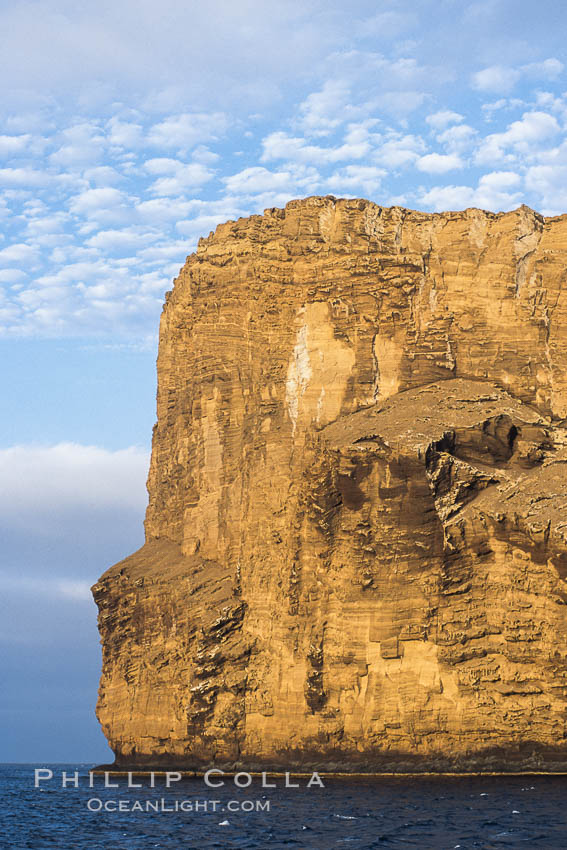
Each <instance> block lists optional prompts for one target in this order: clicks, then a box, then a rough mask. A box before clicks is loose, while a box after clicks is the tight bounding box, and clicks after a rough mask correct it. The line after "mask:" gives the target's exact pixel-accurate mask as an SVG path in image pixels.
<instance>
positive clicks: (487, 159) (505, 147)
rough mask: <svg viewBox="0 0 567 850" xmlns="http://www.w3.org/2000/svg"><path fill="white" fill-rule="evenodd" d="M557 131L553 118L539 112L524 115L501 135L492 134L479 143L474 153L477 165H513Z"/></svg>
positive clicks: (530, 154)
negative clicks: (504, 163)
mask: <svg viewBox="0 0 567 850" xmlns="http://www.w3.org/2000/svg"><path fill="white" fill-rule="evenodd" d="M559 131H560V127H559V124H558V122H557V119H556V118H555V116H554V115H549V113H547V112H541V111H533V112H525V113H524V114H523V115H522V117H521V119H520V120H518V121H513V122H512V123H511V124H510V125H509V127H508V128H507V130H505V131H504V132H503V133H493V134H491V135H489V136H487V137H486V138H485V139H484V140H483V142H482V144H481V145H480V147H479V149H478V152H477V154H476V162H477V165H493V164H495V163H500V162H513V161H514V159H516V157H517V156H523V157H527V158H529V157H531V156H533V155H534V153H535V151H536V150H537V149H538V148H539V147H540V146H541V145H542V143H545V142H547V141H548V140H550V139H552V138H554V137H555V136H556V135H557V133H558V132H559Z"/></svg>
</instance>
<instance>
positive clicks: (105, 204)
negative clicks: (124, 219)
mask: <svg viewBox="0 0 567 850" xmlns="http://www.w3.org/2000/svg"><path fill="white" fill-rule="evenodd" d="M126 200H127V199H126V196H125V195H124V193H123V192H121V191H120V190H119V189H114V188H112V187H110V186H105V187H104V188H99V189H86V190H85V191H84V192H81V193H80V194H79V195H76V196H75V197H74V198H72V199H71V204H70V206H71V212H74V213H76V214H77V215H87V216H88V215H90V214H91V213H96V212H98V211H99V210H107V209H113V208H115V207H119V206H122V205H123V204H124V203H125V202H126Z"/></svg>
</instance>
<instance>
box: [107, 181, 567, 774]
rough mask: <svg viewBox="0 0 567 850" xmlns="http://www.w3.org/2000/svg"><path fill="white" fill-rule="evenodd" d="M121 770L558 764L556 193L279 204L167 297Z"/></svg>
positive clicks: (118, 646) (566, 566)
mask: <svg viewBox="0 0 567 850" xmlns="http://www.w3.org/2000/svg"><path fill="white" fill-rule="evenodd" d="M157 412H158V420H157V425H156V426H155V429H154V436H153V453H152V462H151V469H150V474H149V480H148V490H149V506H148V510H147V515H146V524H145V525H146V541H147V542H146V544H145V545H144V546H143V547H142V549H140V550H139V551H138V552H136V553H135V554H134V555H132V556H131V557H129V558H127V559H126V560H125V561H122V562H121V563H119V564H117V565H116V566H114V567H112V568H111V569H110V570H108V571H107V572H106V573H105V574H104V575H103V577H102V578H101V579H100V581H99V582H98V583H97V584H96V585H95V586H94V588H93V591H94V595H95V599H96V601H97V604H98V606H99V611H100V616H99V626H100V633H101V636H102V645H103V671H102V679H101V685H100V693H99V701H98V717H99V719H100V722H101V724H102V727H103V730H104V732H105V734H106V736H107V738H108V740H109V742H110V745H111V746H112V748H113V750H114V752H115V754H116V760H117V764H119V765H126V764H128V765H133V764H144V765H150V764H151V765H160V764H163V765H165V764H167V765H173V764H178V765H183V766H185V767H187V768H193V767H199V766H204V765H213V764H214V765H216V766H221V767H227V766H235V765H238V766H243V767H244V768H245V769H253V768H261V769H263V768H278V767H279V768H284V769H287V768H290V767H291V768H296V769H297V768H300V767H301V768H303V769H306V770H307V769H313V768H315V767H316V768H318V769H322V770H339V771H349V770H351V771H380V770H401V769H408V770H437V769H442V770H445V769H446V770H452V769H455V770H483V769H497V770H501V769H502V770H512V769H519V768H522V769H540V768H545V769H552V770H553V769H566V768H567V723H566V721H567V607H566V602H567V584H566V583H565V578H566V576H567V475H566V472H567V420H566V419H565V417H567V216H561V217H557V218H547V219H546V218H543V217H542V216H540V215H538V214H537V213H535V212H533V211H532V210H530V209H528V208H527V207H521V208H520V209H518V210H516V211H514V212H511V213H506V214H498V215H496V214H492V213H487V212H483V211H481V210H476V209H469V210H466V211H465V212H455V213H444V214H438V215H429V214H425V213H420V212H412V211H408V210H405V209H401V208H398V207H394V208H391V209H385V208H382V207H379V206H376V205H375V204H373V203H370V202H368V201H363V200H336V199H334V198H332V197H326V198H307V199H306V200H302V201H293V202H291V203H289V204H288V205H287V206H286V208H285V209H283V210H281V209H271V210H266V212H265V213H264V215H263V216H252V217H250V218H248V219H241V220H239V221H237V222H228V223H226V224H224V225H221V226H219V227H218V228H217V230H216V232H215V233H214V234H211V235H210V236H209V237H208V238H207V239H202V240H201V241H200V243H199V247H198V250H197V252H196V253H195V254H193V255H191V256H190V257H188V258H187V262H186V264H185V266H184V268H183V269H182V271H181V273H180V275H179V277H178V278H177V280H176V281H175V286H174V289H173V291H172V292H170V293H168V294H167V297H166V303H165V306H164V311H163V315H162V319H161V329H160V342H159V356H158V397H157Z"/></svg>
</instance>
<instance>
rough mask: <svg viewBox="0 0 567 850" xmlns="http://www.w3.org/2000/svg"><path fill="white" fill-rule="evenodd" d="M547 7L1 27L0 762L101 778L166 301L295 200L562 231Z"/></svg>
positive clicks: (47, 6) (554, 20)
mask: <svg viewBox="0 0 567 850" xmlns="http://www.w3.org/2000/svg"><path fill="white" fill-rule="evenodd" d="M566 31H567V7H565V6H564V4H562V3H558V2H556V1H555V0H547V2H545V0H544V2H542V3H539V4H534V3H531V2H529V3H528V2H525V0H515V2H512V0H480V1H479V2H474V0H471V2H462V0H435V2H433V0H412V2H389V0H373V2H361V0H353V2H350V3H348V4H347V3H345V2H336V1H335V2H333V0H326V2H319V0H302V2H297V0H281V2H277V3H266V2H265V0H264V2H259V0H242V2H239V3H232V2H225V0H212V2H209V3H208V4H202V3H196V2H192V0H189V2H183V3H182V2H173V0H160V2H159V3H158V2H157V0H136V1H135V2H134V0H114V2H108V0H99V2H98V3H96V4H95V3H90V4H89V3H77V2H76V0H74V2H70V0H69V2H67V0H48V1H47V2H46V0H44V2H41V0H39V2H27V0H20V2H18V3H17V4H14V3H7V2H6V0H4V2H2V3H1V4H0V74H1V79H2V81H3V86H2V94H1V96H0V117H1V121H2V126H1V127H0V369H1V370H2V398H3V402H4V405H3V411H4V415H3V416H2V417H0V482H1V485H0V534H1V539H2V557H1V563H0V589H1V598H2V609H3V613H2V627H1V628H0V641H1V653H2V664H3V678H4V688H3V696H2V702H1V703H0V713H1V714H0V717H1V719H2V729H3V733H2V735H3V737H2V740H1V741H0V743H1V744H2V750H1V752H0V759H1V760H4V761H6V760H24V761H26V760H27V761H35V760H40V759H43V760H56V761H64V760H74V759H81V760H89V759H92V760H102V759H105V758H107V756H108V750H107V749H106V747H105V744H104V740H103V739H102V736H101V735H100V732H99V730H98V728H97V724H96V721H95V720H94V715H93V706H94V703H95V700H96V690H97V679H98V669H99V664H100V657H99V653H100V650H99V646H98V637H97V633H96V621H95V620H96V618H95V609H94V606H93V604H92V602H91V600H90V596H89V592H88V587H89V585H90V584H92V582H93V581H94V580H95V579H96V578H97V577H98V575H99V574H100V573H101V572H102V571H103V570H104V569H105V568H106V567H107V566H108V565H110V564H111V563H113V562H114V561H115V560H118V559H119V558H121V557H123V556H125V555H127V554H129V553H130V552H131V551H133V550H134V549H135V548H137V546H139V545H140V544H141V542H142V519H143V512H144V507H145V498H146V495H145V487H144V482H145V476H146V470H147V464H148V452H149V440H150V436H151V427H152V424H153V421H154V416H155V411H154V407H155V356H156V338H157V327H158V321H159V314H160V311H161V304H162V301H163V296H164V292H165V291H166V290H167V289H169V288H171V281H172V278H173V277H174V276H175V275H176V274H177V272H178V270H179V268H180V267H181V265H182V264H183V262H184V259H185V257H186V255H187V254H189V253H190V252H191V251H192V250H194V248H195V246H196V243H197V240H198V238H199V236H201V235H207V234H208V233H209V231H210V230H211V229H213V228H214V227H215V226H216V224H217V223H219V222H221V221H224V220H226V219H229V218H236V217H238V216H243V215H249V214H251V213H257V212H262V211H263V209H264V208H266V207H270V206H280V205H283V204H285V203H286V201H288V200H290V199H291V198H295V197H301V196H305V195H309V194H334V195H337V196H362V197H366V198H370V199H371V200H374V201H376V202H377V203H380V204H384V205H391V204H400V205H404V206H408V207H411V208H414V209H422V210H430V211H437V210H444V209H462V208H465V207H467V206H478V207H482V208H485V209H490V210H493V211H498V210H508V209H513V208H515V207H517V206H519V205H520V204H521V203H527V204H528V205H529V206H531V207H533V208H534V209H536V210H538V211H540V212H542V213H544V214H547V215H555V214H561V213H563V212H565V211H567V136H566V126H567V73H566V69H565V65H567V58H566V56H565V48H564V35H565V32H566Z"/></svg>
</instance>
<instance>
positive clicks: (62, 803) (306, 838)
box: [0, 764, 567, 850]
mask: <svg viewBox="0 0 567 850" xmlns="http://www.w3.org/2000/svg"><path fill="white" fill-rule="evenodd" d="M34 767H42V768H48V767H49V768H50V769H51V770H52V771H53V774H54V778H53V780H51V781H48V782H43V783H42V784H41V786H40V789H38V788H34ZM90 767H92V765H74V764H73V765H35V766H32V765H30V766H28V765H2V766H1V767H0V783H1V794H2V798H1V799H2V806H1V811H0V847H1V848H2V850H4V848H17V850H24V848H33V850H44V848H45V850H47V848H57V849H58V850H73V848H77V850H151V849H152V848H156V847H159V848H171V850H193V848H198V850H209V848H219V850H229V848H238V849H239V850H244V848H246V850H267V848H274V850H280V848H281V850H284V848H290V850H291V848H297V850H311V848H315V850H326V848H337V850H341V848H353V850H367V848H379V850H385V848H398V847H400V848H406V847H419V848H421V850H445V849H446V850H454V848H460V850H470V848H486V849H487V850H488V848H495V849H496V848H506V847H518V848H530V850H532V848H537V850H540V848H550V850H562V849H563V848H567V777H559V776H558V777H553V776H534V777H531V776H520V777H470V778H461V777H456V778H447V777H423V778H407V777H400V778H398V779H390V778H388V779H382V778H380V779H379V778H376V779H339V778H335V779H331V778H328V777H325V776H323V777H322V778H323V781H324V783H325V788H317V787H315V788H311V789H307V788H306V787H305V780H303V781H301V780H296V781H301V787H300V788H297V789H296V788H287V789H286V788H285V787H283V780H281V779H279V778H278V779H273V780H272V781H274V782H278V783H279V786H278V787H277V788H275V789H272V788H270V789H268V788H265V789H263V788H262V787H261V780H260V779H256V778H254V779H253V781H252V785H251V786H250V787H248V788H245V789H239V788H236V787H235V785H234V784H233V781H232V779H230V778H229V777H226V785H225V786H223V787H222V788H216V789H212V788H207V787H206V785H205V784H204V781H203V780H202V779H184V780H183V781H182V782H178V783H175V784H172V787H171V788H170V789H166V788H165V787H164V780H163V778H162V777H156V779H155V782H156V787H155V788H153V789H152V788H150V787H149V784H148V780H146V781H145V782H144V787H143V788H142V789H128V788H127V785H126V779H115V778H111V779H110V781H115V782H116V781H117V782H119V784H120V787H119V788H118V789H114V788H106V789H105V788H104V786H103V783H104V779H102V778H99V777H95V779H94V783H95V787H94V788H89V787H88V778H87V774H88V770H89V768H90ZM62 770H67V771H68V774H69V775H71V774H72V773H73V772H74V771H75V770H78V771H79V773H80V787H79V788H74V787H69V788H65V789H63V788H62V787H61V771H62ZM134 781H139V780H134ZM121 800H122V801H126V802H124V803H123V804H122V807H123V808H125V809H127V811H122V812H120V811H105V810H104V808H102V809H101V810H100V811H90V810H89V806H90V807H91V809H92V808H95V809H97V808H99V806H100V807H105V806H106V808H107V809H109V808H110V809H113V808H116V807H118V806H119V803H120V801H121ZM162 800H163V802H162ZM89 801H90V802H89ZM136 801H138V802H139V804H140V806H141V807H142V808H144V809H145V808H146V806H147V805H148V803H149V804H151V805H154V806H158V807H159V808H160V810H159V811H157V812H156V811H152V810H150V811H145V810H144V811H133V810H132V808H133V807H134V803H135V802H136ZM245 801H248V802H245ZM257 801H259V806H260V807H263V808H264V810H260V811H257V810H256V808H257V806H258V803H257ZM196 802H199V803H200V807H199V808H200V810H199V811H195V810H194V809H195V804H196ZM182 803H183V805H184V807H185V808H186V809H187V808H189V806H190V805H191V806H192V807H193V811H181V810H179V809H180V806H181V804H182ZM267 803H269V811H267V810H266V804H267ZM176 804H177V808H178V811H175V810H174V811H171V809H175V807H176ZM162 809H163V810H162ZM246 809H251V810H248V811H246Z"/></svg>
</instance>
